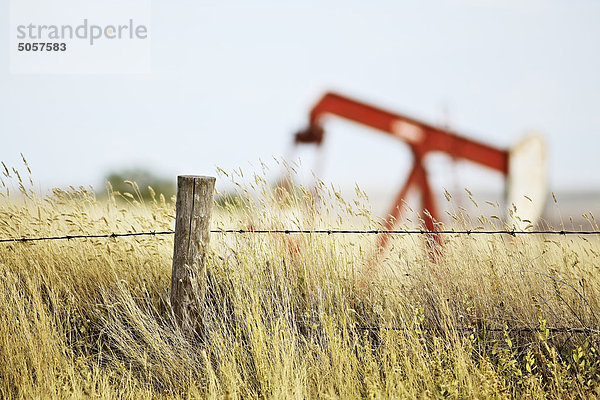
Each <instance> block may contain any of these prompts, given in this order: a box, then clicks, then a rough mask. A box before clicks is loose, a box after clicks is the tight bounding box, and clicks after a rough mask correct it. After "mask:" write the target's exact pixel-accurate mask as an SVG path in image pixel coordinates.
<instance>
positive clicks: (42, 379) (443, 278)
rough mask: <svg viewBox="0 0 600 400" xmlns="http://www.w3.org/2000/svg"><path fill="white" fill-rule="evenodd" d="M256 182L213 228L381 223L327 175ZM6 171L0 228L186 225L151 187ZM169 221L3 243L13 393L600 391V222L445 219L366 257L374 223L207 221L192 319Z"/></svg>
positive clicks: (499, 394)
mask: <svg viewBox="0 0 600 400" xmlns="http://www.w3.org/2000/svg"><path fill="white" fill-rule="evenodd" d="M249 181H250V182H251V184H249V187H248V188H241V189H240V190H241V193H242V195H243V196H246V195H247V193H246V192H245V190H254V193H255V195H251V196H247V199H249V200H246V201H243V202H239V201H235V202H223V203H220V206H219V207H218V208H217V210H216V213H215V214H216V215H215V218H214V228H220V227H223V228H237V227H245V226H247V225H248V224H249V223H252V224H254V226H264V227H273V228H275V227H290V228H293V227H302V228H306V227H313V228H314V227H337V226H345V227H367V228H373V227H376V226H378V223H379V222H378V221H377V220H376V219H374V218H372V217H371V216H370V213H369V212H368V209H367V207H365V206H364V204H366V203H361V202H360V201H359V202H356V203H353V202H344V201H343V199H341V197H340V196H339V195H338V194H337V193H336V192H335V190H333V189H331V190H324V188H323V187H321V195H320V197H321V199H325V204H328V206H322V207H321V208H320V209H317V211H315V208H314V207H312V206H311V205H310V203H311V202H313V201H314V196H312V195H311V194H310V193H309V192H308V191H303V190H298V191H295V192H294V191H293V192H291V194H289V193H288V192H285V193H281V192H280V193H273V192H272V191H270V189H269V188H268V186H267V185H266V183H265V181H264V179H263V178H261V177H253V178H250V179H249ZM2 186H4V188H3V189H2V190H3V191H2V195H1V199H0V238H7V237H23V236H47V235H56V234H81V233H112V232H127V231H136V232H140V231H149V230H161V229H172V227H173V225H174V212H175V210H174V204H173V201H172V200H168V201H167V200H165V199H164V198H160V197H158V198H155V199H154V200H152V201H151V202H146V203H143V201H141V198H139V197H136V194H135V193H136V189H135V184H131V186H132V194H131V195H128V194H127V195H126V194H121V195H120V196H119V194H116V193H110V196H109V199H108V200H107V201H98V200H96V198H95V196H94V194H93V193H92V192H91V191H89V190H86V189H84V188H79V189H75V188H71V189H70V190H65V191H62V190H55V191H54V192H53V194H51V195H48V196H40V195H39V194H35V193H34V192H33V191H32V190H31V189H30V188H29V184H26V183H23V180H22V179H21V177H20V176H19V175H18V174H17V172H16V171H10V170H9V169H8V168H7V169H6V170H5V172H4V177H3V181H2ZM286 193H288V194H286ZM117 198H120V199H121V200H118V199H117ZM136 198H137V200H136ZM307 203H308V204H309V206H308V207H307V206H306V204H307ZM456 218H457V220H459V221H460V220H462V219H461V216H456ZM480 222H482V223H483V224H492V222H490V221H486V220H482V221H480ZM590 223H591V224H592V226H593V224H594V222H593V220H590ZM490 226H491V225H490ZM595 229H597V227H595ZM172 240H173V239H172V237H170V236H161V237H149V238H145V237H135V238H119V239H81V240H69V241H45V242H35V243H3V244H0V310H1V313H0V397H1V398H6V399H12V398H96V397H97V398H228V399H233V398H286V399H287V398H298V399H304V398H343V399H352V398H446V397H448V398H525V397H527V398H592V397H598V394H599V393H600V392H599V388H600V385H599V383H600V376H599V369H598V368H599V366H600V356H599V351H600V347H599V343H598V338H599V337H598V334H597V332H598V330H600V323H599V321H598V318H600V303H599V300H598V299H599V294H600V293H599V292H600V286H599V283H600V282H599V279H600V278H599V276H600V275H599V274H598V268H599V260H600V258H599V252H600V248H599V246H598V244H599V242H598V239H593V238H580V237H573V238H562V239H556V238H554V237H544V236H527V237H522V238H519V239H513V238H510V237H505V236H485V237H481V236H476V235H472V236H459V235H456V236H448V237H445V247H444V255H443V257H440V258H439V259H437V260H432V259H431V258H430V256H429V254H428V252H427V250H426V246H425V244H424V238H423V237H418V236H399V237H397V238H395V239H394V240H393V242H392V248H391V249H390V251H389V252H388V253H387V254H386V255H385V257H383V258H382V259H380V261H379V263H378V264H377V273H372V272H369V273H366V272H365V271H373V270H374V268H375V267H374V264H373V253H372V249H373V246H374V243H375V237H374V236H356V235H353V236H333V235H332V236H327V235H302V236H286V235H256V234H255V235H252V234H248V235H242V234H213V236H212V239H211V241H212V242H211V253H210V256H209V258H208V263H207V276H205V277H201V279H202V287H203V288H204V289H203V291H202V292H200V293H198V296H199V300H198V301H199V304H200V306H201V308H202V324H201V328H200V329H199V330H198V332H196V334H195V335H191V336H186V335H184V334H183V333H182V332H181V331H180V330H179V328H178V325H177V323H176V322H175V321H174V317H173V312H172V310H171V306H170V303H169V296H168V292H169V284H170V273H171V257H172V249H173V243H172ZM523 327H529V328H533V329H532V330H531V331H523V330H519V329H520V328H523ZM554 327H588V328H591V329H592V331H590V332H588V333H586V334H582V333H573V332H571V333H568V332H556V331H555V330H554V329H552V328H554Z"/></svg>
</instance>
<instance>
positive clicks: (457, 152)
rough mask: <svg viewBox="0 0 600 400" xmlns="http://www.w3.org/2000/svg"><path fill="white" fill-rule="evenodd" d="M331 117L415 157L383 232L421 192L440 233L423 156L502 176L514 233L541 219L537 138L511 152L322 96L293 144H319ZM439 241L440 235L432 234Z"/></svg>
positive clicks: (542, 177) (384, 240) (541, 155)
mask: <svg viewBox="0 0 600 400" xmlns="http://www.w3.org/2000/svg"><path fill="white" fill-rule="evenodd" d="M328 115H333V116H337V117H341V118H344V119H348V120H351V121H354V122H357V123H359V124H362V125H366V126H368V127H371V128H375V129H377V130H379V131H381V132H383V133H386V134H389V135H391V136H392V137H394V138H396V139H400V140H402V141H403V142H405V143H406V144H407V145H408V146H409V147H410V150H411V152H412V155H413V164H412V168H411V170H410V172H409V174H408V178H407V179H406V181H405V183H404V185H403V186H402V188H401V189H400V191H399V192H398V194H397V196H396V199H395V201H394V204H393V205H392V207H391V208H390V210H389V215H388V218H387V220H386V223H385V230H388V231H389V230H393V228H394V226H395V224H396V222H397V221H398V220H399V219H400V217H401V213H402V200H403V199H404V198H406V196H407V194H408V193H409V191H411V190H417V191H418V192H419V193H420V198H421V202H422V207H421V210H422V211H421V216H422V218H423V220H424V221H425V226H426V228H427V230H428V231H430V232H435V231H438V230H439V229H438V226H439V225H438V224H436V221H440V212H439V208H438V206H437V204H436V200H435V194H434V192H433V190H432V188H431V185H430V182H429V177H428V173H427V168H426V164H425V158H426V156H427V155H428V154H430V153H433V152H441V153H445V154H447V155H450V156H451V157H452V158H453V159H456V160H467V161H471V162H473V163H476V164H479V165H482V166H484V167H487V168H490V169H492V170H494V171H497V172H499V173H500V174H502V176H504V177H505V182H506V185H505V193H506V205H507V206H508V207H512V208H513V209H514V212H515V213H518V215H519V217H517V218H516V220H515V221H516V225H515V226H514V228H515V229H524V228H525V227H526V226H527V225H529V224H534V223H535V221H536V220H537V219H538V218H539V217H540V215H541V213H542V211H543V206H544V202H545V198H546V174H545V159H546V155H545V144H544V141H543V139H542V138H541V136H539V135H532V136H528V137H526V138H524V139H523V140H522V141H521V142H519V144H517V145H516V146H514V147H512V148H511V149H499V148H496V147H493V146H490V145H488V144H485V143H482V142H479V141H476V140H473V139H469V138H467V137H465V136H463V135H459V134H458V133H455V132H451V131H449V130H447V129H443V128H438V127H435V126H433V125H430V124H428V123H425V122H422V121H418V120H416V119H413V118H410V117H407V116H405V115H401V114H397V113H393V112H390V111H386V110H383V109H381V108H378V107H375V106H372V105H369V104H365V103H363V102H360V101H357V100H354V99H351V98H348V97H345V96H342V95H339V94H336V93H326V94H325V95H324V96H323V97H322V98H321V99H320V100H319V102H318V103H317V104H316V105H315V106H314V107H313V109H312V110H311V112H310V116H309V124H308V127H307V128H306V129H304V130H302V131H300V132H298V133H296V135H295V138H294V142H295V143H296V144H301V143H312V144H315V145H321V144H322V142H323V138H324V135H325V130H324V128H323V122H324V117H326V116H328ZM433 236H434V239H435V242H437V243H440V242H441V241H440V238H439V235H433ZM388 241H389V234H382V235H381V236H380V237H379V243H378V248H379V249H380V250H382V249H384V248H385V247H386V246H387V244H388Z"/></svg>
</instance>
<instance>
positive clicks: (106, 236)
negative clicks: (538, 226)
mask: <svg viewBox="0 0 600 400" xmlns="http://www.w3.org/2000/svg"><path fill="white" fill-rule="evenodd" d="M210 232H211V233H222V234H225V233H237V234H284V235H336V234H337V235H353V234H358V235H511V236H518V235H562V236H567V235H577V236H582V235H600V231H571V230H560V231H541V230H534V231H517V230H496V231H492V230H440V231H430V230H385V229H367V230H362V229H213V230H211V231H210ZM173 234H175V232H174V231H149V232H127V233H106V234H91V235H86V234H79V235H62V236H40V237H20V238H5V239H0V243H19V242H21V243H23V242H41V241H50V240H71V239H115V238H120V237H132V236H161V235H173Z"/></svg>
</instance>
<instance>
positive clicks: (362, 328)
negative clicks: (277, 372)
mask: <svg viewBox="0 0 600 400" xmlns="http://www.w3.org/2000/svg"><path fill="white" fill-rule="evenodd" d="M354 329H356V330H357V331H372V332H380V331H399V332H402V331H408V330H410V328H408V327H385V326H382V327H378V326H375V327H373V326H355V327H354ZM452 329H453V330H455V331H461V332H516V333H536V332H539V333H542V332H543V331H544V330H547V331H548V332H549V333H583V334H588V335H598V334H600V330H598V329H594V328H589V327H546V328H543V329H542V328H540V327H539V326H538V327H534V326H523V327H506V328H494V327H475V326H462V327H461V326H459V327H453V328H452Z"/></svg>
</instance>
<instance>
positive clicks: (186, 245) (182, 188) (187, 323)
mask: <svg viewBox="0 0 600 400" xmlns="http://www.w3.org/2000/svg"><path fill="white" fill-rule="evenodd" d="M214 188H215V178H213V177H208V176H193V175H183V176H178V177H177V205H176V216H175V242H174V249H173V271H172V274H171V305H172V307H173V311H174V313H175V318H176V319H177V322H178V324H179V326H180V327H181V329H182V331H183V332H184V333H186V334H192V333H193V332H194V330H195V329H196V328H197V327H199V326H201V323H202V321H200V320H199V319H200V318H201V316H202V310H200V309H199V306H200V301H199V300H201V299H202V297H203V295H204V293H203V292H204V290H205V288H206V286H205V277H206V265H205V262H206V252H207V250H208V244H209V239H210V232H209V229H210V228H209V226H210V217H211V213H212V207H213V202H214V197H213V193H214Z"/></svg>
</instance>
